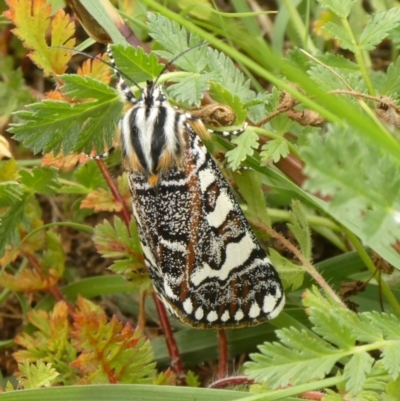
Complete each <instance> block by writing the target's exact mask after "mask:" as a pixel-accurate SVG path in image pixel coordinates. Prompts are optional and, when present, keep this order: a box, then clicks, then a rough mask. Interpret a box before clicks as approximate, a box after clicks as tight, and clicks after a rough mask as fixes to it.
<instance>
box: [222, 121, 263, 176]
mask: <svg viewBox="0 0 400 401" xmlns="http://www.w3.org/2000/svg"><path fill="white" fill-rule="evenodd" d="M232 143H234V144H235V145H237V146H236V147H235V148H234V149H232V150H229V151H228V152H226V155H225V157H226V159H227V160H228V163H229V166H230V168H231V169H232V170H237V168H238V167H239V166H240V164H241V163H242V162H243V161H245V160H246V158H247V156H252V155H253V154H254V149H257V148H258V135H257V134H256V133H255V132H254V131H253V130H251V129H247V130H246V131H245V132H243V133H242V134H241V135H239V136H238V137H236V138H234V139H232Z"/></svg>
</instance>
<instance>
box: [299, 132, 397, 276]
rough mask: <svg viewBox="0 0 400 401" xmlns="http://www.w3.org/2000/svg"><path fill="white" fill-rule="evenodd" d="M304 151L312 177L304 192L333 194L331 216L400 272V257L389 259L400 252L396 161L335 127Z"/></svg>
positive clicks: (313, 138)
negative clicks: (396, 247)
mask: <svg viewBox="0 0 400 401" xmlns="http://www.w3.org/2000/svg"><path fill="white" fill-rule="evenodd" d="M300 153H301V155H302V156H303V158H304V160H305V163H306V167H305V174H306V175H307V176H308V180H307V181H306V182H305V184H304V188H305V189H306V190H309V191H311V192H314V193H316V192H319V193H320V194H321V195H323V196H329V197H330V198H331V200H330V202H329V207H328V212H329V213H331V214H332V215H333V216H338V218H339V219H340V221H342V222H343V224H346V225H347V226H348V227H350V228H352V227H353V226H354V227H355V229H356V230H357V235H359V236H360V237H361V239H362V240H363V241H364V242H365V243H366V244H367V245H369V246H371V248H372V249H376V251H377V252H379V251H380V253H382V252H383V253H384V254H385V257H386V258H388V257H389V261H390V263H392V264H393V265H395V266H396V267H398V268H400V264H399V260H398V257H397V258H396V257H395V256H394V255H393V257H390V254H391V253H393V252H395V251H394V250H393V248H392V247H391V245H389V244H392V243H394V242H395V241H396V240H399V239H400V225H399V224H398V221H399V219H400V193H399V191H398V188H400V172H399V168H398V164H397V162H396V161H395V160H393V159H392V158H391V157H390V156H388V155H385V154H382V155H381V156H380V157H379V158H377V157H376V148H375V147H374V146H372V145H371V144H370V143H369V142H368V141H367V140H365V139H363V138H362V136H359V135H355V134H354V129H350V128H348V127H345V126H336V125H335V126H331V127H330V128H329V129H328V132H327V133H326V135H324V137H321V136H320V135H318V134H317V135H315V134H311V135H309V136H308V137H307V144H305V145H304V146H302V147H301V148H300ZM321 154H323V155H324V157H320V155H321ZM387 177H391V179H390V180H388V179H387ZM339 216H340V217H339ZM390 248H391V250H390ZM383 249H385V251H383ZM386 249H388V250H387V251H386ZM396 260H397V262H396Z"/></svg>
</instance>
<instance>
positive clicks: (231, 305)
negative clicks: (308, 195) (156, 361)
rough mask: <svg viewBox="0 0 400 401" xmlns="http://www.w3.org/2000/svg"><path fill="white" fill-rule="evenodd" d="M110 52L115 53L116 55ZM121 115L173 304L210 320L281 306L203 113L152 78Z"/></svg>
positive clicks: (142, 208) (256, 317) (232, 323)
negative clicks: (177, 102) (172, 98)
mask: <svg viewBox="0 0 400 401" xmlns="http://www.w3.org/2000/svg"><path fill="white" fill-rule="evenodd" d="M111 61H112V62H113V59H112V55H111ZM116 74H117V76H118V78H119V84H118V88H119V90H120V92H121V95H122V96H123V97H124V98H125V100H127V101H128V102H130V103H131V104H132V107H131V108H130V109H129V110H128V111H127V112H126V113H125V115H124V116H123V118H122V120H121V122H120V130H121V139H122V152H123V158H124V163H125V165H126V167H127V169H128V171H129V184H130V189H131V193H132V200H133V213H134V217H135V219H136V222H137V226H138V231H139V237H140V241H141V244H142V249H143V253H144V257H145V261H146V265H147V267H148V270H149V273H150V276H151V279H152V283H153V286H154V289H155V291H156V293H157V295H158V296H159V297H160V298H161V299H162V300H163V302H164V304H165V305H166V306H167V308H168V310H169V311H170V312H171V313H173V314H174V315H175V316H177V317H178V318H180V319H181V320H182V321H184V322H187V323H189V324H191V325H192V326H199V327H204V328H213V327H241V326H248V325H254V324H258V323H261V322H263V321H265V320H269V319H272V318H274V317H275V316H277V315H278V313H279V312H280V311H281V310H282V308H283V306H284V299H285V297H284V292H283V288H282V284H281V282H280V279H279V277H278V274H277V273H276V271H275V269H274V268H273V266H272V265H271V263H270V261H269V259H268V257H267V255H266V253H265V251H264V250H263V249H262V248H261V245H260V244H259V242H258V240H257V239H256V237H255V236H254V234H253V232H252V230H251V228H250V227H249V225H248V223H247V221H246V218H245V217H244V215H243V212H242V210H241V209H240V206H239V204H238V203H237V201H236V199H235V197H234V196H233V194H232V191H231V189H230V188H229V185H228V184H227V182H226V180H225V179H224V177H223V175H222V173H221V172H220V170H219V168H218V167H217V165H216V163H215V162H214V160H213V159H212V157H211V156H210V154H209V153H208V151H207V149H206V147H205V146H204V144H203V142H202V139H203V140H204V139H208V137H209V132H208V130H207V129H206V128H205V127H204V125H203V124H202V122H201V121H200V120H198V119H197V118H195V117H192V116H191V115H190V114H188V113H185V112H183V111H180V110H178V109H177V108H175V107H173V106H172V105H171V104H170V103H169V102H168V101H167V99H166V97H165V95H164V93H163V92H162V89H161V87H159V86H156V85H155V84H154V83H153V82H151V81H148V82H147V86H146V88H144V90H143V91H142V93H141V95H140V97H139V98H137V99H136V98H135V96H134V95H133V93H132V92H131V90H130V88H129V87H128V86H127V85H126V83H125V82H124V80H123V79H122V78H121V76H120V75H119V73H118V71H117V70H116Z"/></svg>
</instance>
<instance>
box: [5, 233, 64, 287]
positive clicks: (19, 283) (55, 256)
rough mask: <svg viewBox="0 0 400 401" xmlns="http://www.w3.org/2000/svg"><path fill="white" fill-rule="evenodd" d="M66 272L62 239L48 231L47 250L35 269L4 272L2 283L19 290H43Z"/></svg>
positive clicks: (54, 283) (52, 284)
mask: <svg viewBox="0 0 400 401" xmlns="http://www.w3.org/2000/svg"><path fill="white" fill-rule="evenodd" d="M63 272H64V252H63V250H62V246H61V243H60V239H59V237H58V236H57V235H55V234H54V233H52V232H51V231H50V232H47V233H46V250H45V251H44V252H43V257H42V259H41V260H40V263H39V266H37V268H35V269H28V268H26V269H24V270H21V271H19V272H18V273H14V274H9V273H6V272H3V274H1V275H0V285H1V286H2V287H4V288H8V289H10V290H12V291H17V292H32V291H43V290H48V289H49V288H52V287H54V286H55V285H56V284H57V282H58V280H59V279H60V277H61V276H62V274H63Z"/></svg>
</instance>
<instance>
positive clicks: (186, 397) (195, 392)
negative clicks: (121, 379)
mask: <svg viewBox="0 0 400 401" xmlns="http://www.w3.org/2000/svg"><path fill="white" fill-rule="evenodd" d="M1 397H2V401H3V400H4V401H26V400H29V401H54V400H57V401H71V400H77V401H78V400H96V401H110V400H118V401H132V398H133V399H137V400H141V401H154V400H163V401H176V400H179V401H193V400H196V401H210V400H218V401H233V400H239V399H241V398H243V393H242V392H240V391H232V390H214V389H205V388H195V387H177V386H153V385H144V384H141V385H140V384H136V385H134V384H131V385H127V384H114V385H109V384H108V385H91V386H65V387H61V386H60V387H51V388H46V389H35V390H21V391H13V392H11V393H5V394H2V395H1Z"/></svg>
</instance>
